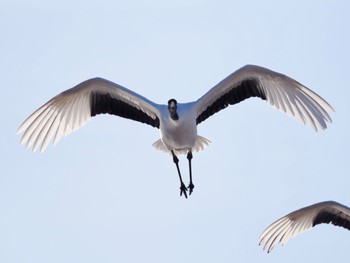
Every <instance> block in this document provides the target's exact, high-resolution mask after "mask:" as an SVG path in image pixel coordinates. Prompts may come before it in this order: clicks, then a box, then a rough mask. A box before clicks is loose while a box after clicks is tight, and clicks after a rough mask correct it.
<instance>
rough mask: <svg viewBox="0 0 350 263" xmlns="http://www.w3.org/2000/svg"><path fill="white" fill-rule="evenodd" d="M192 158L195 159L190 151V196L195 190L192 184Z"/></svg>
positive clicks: (188, 156)
mask: <svg viewBox="0 0 350 263" xmlns="http://www.w3.org/2000/svg"><path fill="white" fill-rule="evenodd" d="M192 158H193V156H192V151H191V150H189V151H188V153H187V159H188V165H189V169H190V184H189V185H188V188H189V189H190V195H191V194H192V192H193V188H194V185H193V183H192V166H191V160H192Z"/></svg>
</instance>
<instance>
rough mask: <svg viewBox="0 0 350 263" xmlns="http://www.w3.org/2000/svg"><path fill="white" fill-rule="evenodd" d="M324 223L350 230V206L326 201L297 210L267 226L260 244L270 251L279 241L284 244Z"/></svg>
mask: <svg viewBox="0 0 350 263" xmlns="http://www.w3.org/2000/svg"><path fill="white" fill-rule="evenodd" d="M322 223H326V224H328V223H332V224H333V225H335V226H341V227H344V228H346V229H348V230H350V208H348V207H346V206H344V205H342V204H339V203H337V202H334V201H326V202H321V203H316V204H314V205H310V206H307V207H304V208H301V209H299V210H296V211H294V212H292V213H290V214H288V215H286V216H284V217H282V218H280V219H278V220H277V221H276V222H274V223H273V224H271V225H270V226H269V227H267V228H266V229H265V230H264V232H263V233H262V234H261V236H260V243H259V245H264V244H265V245H264V250H265V249H267V252H270V251H271V250H272V249H273V248H274V247H275V246H276V245H277V244H278V243H281V244H282V245H284V244H285V243H287V241H288V240H289V239H290V238H292V237H293V236H295V235H297V234H299V233H302V232H304V231H306V230H308V229H311V228H312V227H314V226H316V225H318V224H322Z"/></svg>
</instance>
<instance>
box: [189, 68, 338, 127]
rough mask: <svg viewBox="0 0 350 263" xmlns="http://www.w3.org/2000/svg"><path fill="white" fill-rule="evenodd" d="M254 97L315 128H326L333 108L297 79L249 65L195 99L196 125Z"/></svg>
mask: <svg viewBox="0 0 350 263" xmlns="http://www.w3.org/2000/svg"><path fill="white" fill-rule="evenodd" d="M251 97H259V98H261V99H263V100H266V101H267V102H269V103H270V104H271V106H273V107H275V108H276V109H278V110H281V111H283V112H285V113H287V114H288V115H291V116H295V117H296V118H297V119H299V120H300V121H301V122H302V123H304V124H305V123H308V124H309V125H310V126H311V127H312V128H313V129H314V130H316V131H317V129H322V130H323V129H326V128H327V124H326V122H329V123H331V122H332V120H331V118H330V116H329V115H328V113H327V111H334V109H333V108H332V106H331V105H329V104H328V103H327V102H326V101H325V100H324V99H322V98H321V97H320V96H319V95H317V94H316V93H314V92H313V91H311V90H310V89H308V88H306V87H305V86H303V85H302V84H300V83H299V82H297V81H295V80H294V79H292V78H290V77H288V76H285V75H282V74H280V73H277V72H274V71H271V70H269V69H266V68H263V67H259V66H254V65H247V66H244V67H242V68H241V69H239V70H237V71H236V72H234V73H232V74H231V75H230V76H228V77H227V78H225V79H224V80H222V81H221V82H220V83H218V84H217V85H216V86H215V87H213V88H212V89H211V90H209V91H208V92H207V93H206V94H205V95H203V96H202V97H201V98H199V99H198V100H197V102H196V110H197V124H199V123H201V122H202V121H204V120H205V119H207V118H209V117H210V116H211V115H213V114H215V113H216V112H219V111H220V110H222V109H225V108H226V107H227V106H228V105H233V104H236V103H239V102H241V101H243V100H245V99H248V98H251Z"/></svg>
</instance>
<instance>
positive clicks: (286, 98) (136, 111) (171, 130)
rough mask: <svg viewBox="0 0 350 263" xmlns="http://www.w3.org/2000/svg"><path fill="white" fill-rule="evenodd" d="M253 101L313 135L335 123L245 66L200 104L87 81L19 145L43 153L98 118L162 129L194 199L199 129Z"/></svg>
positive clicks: (317, 102)
mask: <svg viewBox="0 0 350 263" xmlns="http://www.w3.org/2000/svg"><path fill="white" fill-rule="evenodd" d="M250 97H259V98H261V99H263V100H266V101H268V102H269V103H270V104H271V106H273V107H275V108H277V109H279V110H281V111H284V112H286V113H287V114H289V115H291V116H295V117H296V118H297V119H299V120H300V121H301V122H302V123H304V124H305V123H308V124H309V125H310V126H311V127H312V128H313V129H314V130H315V131H317V129H322V130H323V129H325V128H326V127H327V124H326V122H331V121H332V120H331V118H330V116H329V115H328V113H327V111H334V110H333V108H332V106H330V105H329V104H328V103H327V102H326V101H325V100H324V99H322V98H321V97H320V96H318V95H317V94H316V93H314V92H313V91H311V90H310V89H308V88H306V87H305V86H303V85H302V84H300V83H299V82H297V81H295V80H293V79H292V78H289V77H287V76H285V75H282V74H280V73H277V72H274V71H271V70H268V69H265V68H263V67H259V66H254V65H247V66H244V67H242V68H241V69H239V70H237V71H236V72H234V73H232V74H231V75H230V76H228V77H227V78H225V79H224V80H222V81H221V82H220V83H218V84H217V85H216V86H214V87H213V88H212V89H211V90H209V91H208V92H207V93H206V94H204V95H203V96H202V97H201V98H199V99H198V100H196V101H193V102H189V103H177V101H176V100H175V99H170V100H169V101H168V104H167V105H163V104H157V103H154V102H152V101H150V100H148V99H146V98H145V97H142V96H141V95H139V94H137V93H135V92H133V91H131V90H128V89H126V88H124V87H122V86H120V85H118V84H115V83H113V82H111V81H108V80H105V79H102V78H93V79H89V80H86V81H84V82H82V83H80V84H78V85H77V86H75V87H73V88H71V89H68V90H66V91H64V92H62V93H61V94H58V95H57V96H55V97H54V98H52V99H51V100H49V101H48V102H47V103H46V104H44V105H43V106H42V107H40V108H39V109H38V110H36V111H35V112H34V113H33V114H32V115H30V116H29V117H28V118H27V119H26V120H25V121H24V122H23V124H22V125H21V126H20V127H19V129H18V132H17V133H22V132H24V134H23V136H22V139H21V144H24V143H26V144H27V147H31V146H33V151H35V150H36V149H38V148H39V147H40V151H41V152H43V151H45V149H46V147H47V145H48V144H49V142H50V141H51V139H52V138H53V144H54V145H55V144H56V143H57V142H58V141H59V140H60V139H61V137H62V136H67V135H68V134H70V133H71V132H73V131H75V130H76V129H78V128H80V127H81V126H82V125H84V124H85V123H86V122H87V121H88V120H90V119H91V117H94V116H95V115H98V114H104V113H108V114H113V115H117V116H120V117H124V118H128V119H131V120H135V121H139V122H143V123H146V124H149V125H151V126H153V127H155V128H159V129H160V139H159V140H158V141H156V142H155V143H154V144H153V146H154V147H156V148H157V149H159V150H162V151H165V152H167V153H170V154H171V155H172V157H173V161H174V163H175V164H176V168H177V171H178V175H179V178H180V183H181V185H180V195H182V194H184V196H185V197H186V198H187V191H188V189H189V194H191V193H192V191H193V188H194V185H193V183H192V169H191V160H192V152H196V151H200V150H202V149H203V148H204V147H205V146H207V145H208V144H209V140H207V139H205V138H203V137H201V136H199V135H197V125H198V124H199V123H201V122H202V121H204V120H206V119H207V118H209V117H210V116H211V115H213V114H215V113H216V112H218V111H220V110H222V109H224V108H226V107H227V106H228V105H232V104H236V103H239V102H241V101H243V100H245V99H247V98H250ZM178 154H187V159H188V162H189V175H190V183H189V185H188V189H187V187H186V186H185V184H184V183H183V180H182V177H181V173H180V169H179V165H178V162H179V160H178V158H177V155H178Z"/></svg>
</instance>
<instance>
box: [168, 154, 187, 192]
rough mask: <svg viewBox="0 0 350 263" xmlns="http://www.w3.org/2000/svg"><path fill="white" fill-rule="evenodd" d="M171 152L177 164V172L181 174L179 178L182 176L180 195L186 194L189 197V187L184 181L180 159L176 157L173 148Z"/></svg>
mask: <svg viewBox="0 0 350 263" xmlns="http://www.w3.org/2000/svg"><path fill="white" fill-rule="evenodd" d="M171 154H172V155H173V161H174V163H175V164H176V168H177V173H178V174H179V178H180V183H181V185H180V196H181V195H182V194H184V196H185V197H186V198H187V188H186V186H185V184H184V182H183V181H182V177H181V173H180V168H179V159H178V158H177V157H176V155H175V153H174V151H173V150H171Z"/></svg>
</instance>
